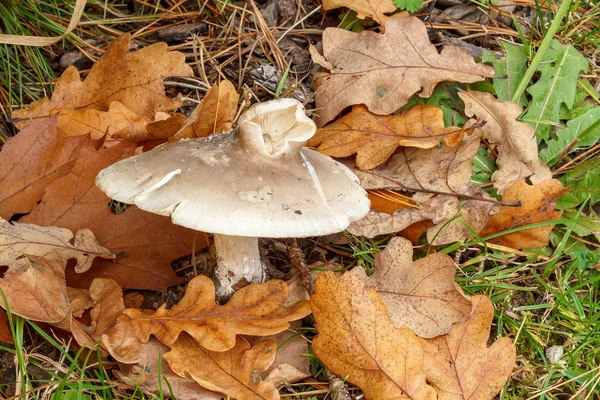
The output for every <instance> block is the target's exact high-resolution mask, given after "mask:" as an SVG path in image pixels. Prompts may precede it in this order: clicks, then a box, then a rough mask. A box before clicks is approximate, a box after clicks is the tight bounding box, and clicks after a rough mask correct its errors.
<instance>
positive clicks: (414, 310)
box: [351, 237, 471, 338]
mask: <svg viewBox="0 0 600 400" xmlns="http://www.w3.org/2000/svg"><path fill="white" fill-rule="evenodd" d="M375 257H376V261H377V265H376V267H375V272H374V273H373V275H372V276H371V277H369V278H367V274H366V273H365V270H364V269H363V268H360V267H357V268H354V269H353V270H352V271H351V273H352V274H354V275H356V276H357V277H358V278H359V279H360V280H361V281H362V282H363V284H364V286H365V288H366V289H374V290H375V291H377V293H379V296H380V297H381V299H382V300H383V302H384V303H385V305H386V307H387V310H388V312H389V313H390V317H391V318H392V321H393V322H394V325H395V326H396V327H397V328H408V329H410V330H412V331H413V332H414V333H415V334H416V335H417V336H420V337H424V338H432V337H435V336H439V335H443V334H445V333H448V331H449V330H450V328H451V327H452V324H453V323H455V322H460V321H464V320H466V319H467V318H468V317H469V314H470V312H471V301H470V300H469V298H468V297H467V296H465V295H464V294H463V292H462V290H461V289H460V287H459V286H458V285H456V283H454V275H455V273H456V265H455V264H454V261H453V260H452V258H450V257H449V256H447V255H445V254H440V253H434V254H430V255H428V256H427V257H424V258H421V259H419V260H417V261H414V262H413V260H412V258H413V249H412V245H411V243H410V242H409V241H408V240H407V239H404V238H401V237H395V238H393V239H392V240H391V241H390V242H389V244H388V245H387V247H386V248H385V250H383V251H382V252H381V253H378V254H376V256H375Z"/></svg>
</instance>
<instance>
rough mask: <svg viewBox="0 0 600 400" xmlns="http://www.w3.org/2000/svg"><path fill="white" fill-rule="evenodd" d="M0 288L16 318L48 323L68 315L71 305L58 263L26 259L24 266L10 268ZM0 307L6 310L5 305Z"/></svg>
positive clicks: (39, 258)
mask: <svg viewBox="0 0 600 400" xmlns="http://www.w3.org/2000/svg"><path fill="white" fill-rule="evenodd" d="M0 289H2V290H3V291H4V295H5V296H6V298H7V300H8V305H9V306H10V311H11V312H12V313H13V314H14V315H20V316H21V317H23V318H26V319H30V320H32V321H42V322H49V323H57V322H60V321H63V320H64V319H65V318H67V316H69V308H70V305H71V303H70V301H69V296H68V294H67V285H66V283H65V276H64V266H63V265H62V263H61V262H59V261H56V260H48V259H45V258H42V257H36V256H33V255H30V256H27V259H26V264H25V265H21V266H19V267H14V268H9V269H8V271H7V272H6V274H5V275H4V278H2V279H0ZM0 305H1V306H2V307H5V305H4V302H2V303H1V304H0Z"/></svg>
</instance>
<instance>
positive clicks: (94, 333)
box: [71, 279, 125, 348]
mask: <svg viewBox="0 0 600 400" xmlns="http://www.w3.org/2000/svg"><path fill="white" fill-rule="evenodd" d="M89 295H90V297H91V298H92V300H93V302H94V306H93V308H92V309H91V311H90V317H91V320H92V321H91V324H90V325H89V326H86V325H84V324H82V323H81V322H79V321H77V320H75V319H73V320H72V321H71V332H72V333H73V337H74V338H75V340H76V341H77V343H78V344H79V345H80V346H87V347H89V348H93V347H94V345H95V344H96V342H97V341H98V340H100V339H101V338H102V335H103V334H105V333H107V332H108V331H109V330H110V329H111V328H112V327H113V326H114V324H115V322H117V318H118V317H119V316H120V315H121V314H122V313H123V310H125V304H124V303H123V289H121V287H120V286H119V285H117V283H116V282H115V281H113V280H112V279H94V281H93V282H92V284H91V286H90V291H89Z"/></svg>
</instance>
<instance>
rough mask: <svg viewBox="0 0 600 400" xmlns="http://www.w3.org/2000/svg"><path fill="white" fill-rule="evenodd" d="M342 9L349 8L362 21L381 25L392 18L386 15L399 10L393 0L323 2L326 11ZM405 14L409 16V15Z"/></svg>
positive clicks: (331, 0)
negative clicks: (367, 19) (370, 20)
mask: <svg viewBox="0 0 600 400" xmlns="http://www.w3.org/2000/svg"><path fill="white" fill-rule="evenodd" d="M340 7H348V8H349V9H351V10H353V11H356V16H357V17H358V18H360V19H365V18H367V17H368V18H371V19H373V20H374V21H377V22H378V23H380V24H384V23H385V21H387V20H388V19H389V18H390V17H388V16H387V15H385V14H390V13H393V12H394V11H396V10H397V9H398V7H396V5H395V4H394V1H393V0H351V1H349V0H323V9H324V10H333V9H335V8H340ZM405 14H406V16H408V13H405ZM394 17H395V18H397V17H396V16H394Z"/></svg>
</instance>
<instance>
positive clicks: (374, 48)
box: [315, 17, 494, 127]
mask: <svg viewBox="0 0 600 400" xmlns="http://www.w3.org/2000/svg"><path fill="white" fill-rule="evenodd" d="M323 56H324V59H325V61H326V63H325V65H323V66H324V67H325V68H327V66H328V65H329V66H334V67H335V69H333V70H330V71H329V72H328V73H324V74H320V75H319V76H316V77H315V86H316V93H315V101H316V105H317V109H318V111H317V113H318V117H317V119H316V122H317V125H318V126H320V127H321V126H324V125H325V124H326V123H327V122H329V121H331V120H332V119H334V118H335V116H336V115H338V114H339V113H340V112H341V111H342V110H343V109H344V108H346V107H348V106H351V105H354V104H365V105H366V106H367V108H368V109H369V111H371V112H372V113H375V114H382V115H385V114H391V113H393V112H394V111H396V110H398V109H399V108H400V107H402V106H403V105H404V104H406V102H407V101H408V99H409V98H410V96H412V95H413V94H415V93H417V92H418V91H419V90H421V92H420V94H419V95H420V96H421V97H429V96H431V93H432V92H433V89H434V87H435V85H436V84H437V83H439V82H441V81H455V82H464V83H471V82H477V81H482V80H484V79H486V78H488V77H491V76H493V75H494V69H493V68H492V67H489V66H487V65H483V64H476V63H475V61H474V60H473V57H471V56H470V55H469V54H468V53H466V52H465V51H463V50H461V49H459V48H458V47H454V46H446V47H444V49H443V50H442V52H441V54H440V53H438V52H437V50H436V48H435V47H434V46H433V45H432V44H431V43H430V42H429V39H428V35H427V29H426V28H425V24H424V23H423V22H421V21H420V20H419V19H418V18H414V17H410V18H393V19H390V20H388V21H387V22H386V24H385V34H379V33H375V32H370V31H364V32H361V33H353V32H349V31H347V30H345V29H339V28H327V29H325V32H324V33H323ZM315 61H316V62H318V60H315Z"/></svg>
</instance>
